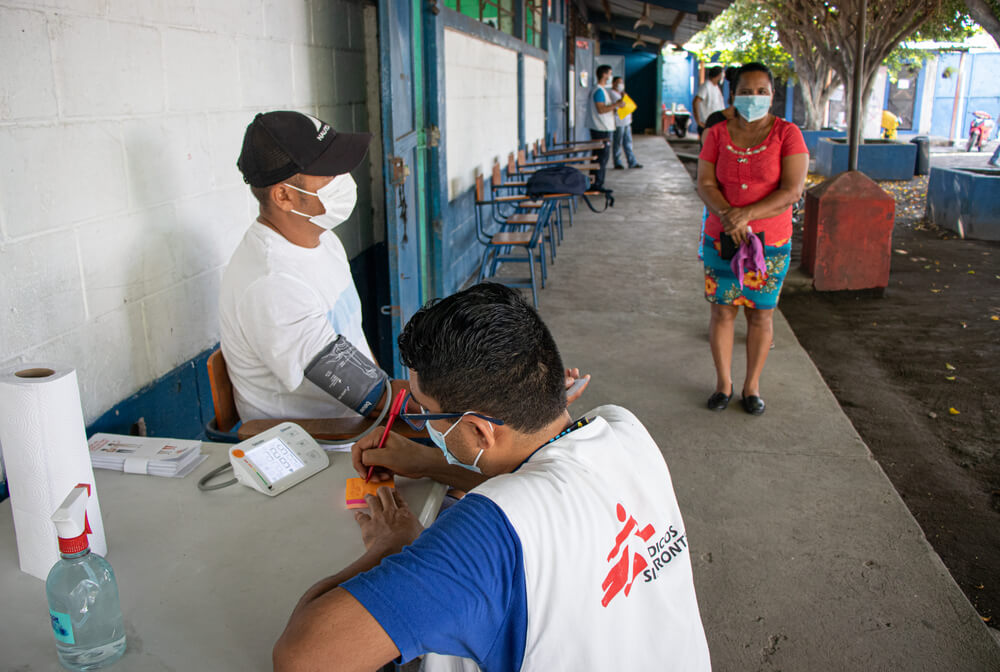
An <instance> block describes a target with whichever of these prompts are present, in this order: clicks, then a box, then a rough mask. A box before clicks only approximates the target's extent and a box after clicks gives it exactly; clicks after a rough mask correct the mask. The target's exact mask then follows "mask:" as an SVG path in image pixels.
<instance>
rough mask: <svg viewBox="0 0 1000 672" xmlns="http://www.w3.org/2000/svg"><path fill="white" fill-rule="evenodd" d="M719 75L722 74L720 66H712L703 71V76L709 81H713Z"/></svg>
mask: <svg viewBox="0 0 1000 672" xmlns="http://www.w3.org/2000/svg"><path fill="white" fill-rule="evenodd" d="M721 74H722V66H721V65H713V66H712V67H711V68H709V69H708V70H706V71H705V76H706V77H708V78H709V79H715V78H716V77H718V76H719V75H721Z"/></svg>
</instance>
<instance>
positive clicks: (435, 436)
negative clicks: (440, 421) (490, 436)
mask: <svg viewBox="0 0 1000 672" xmlns="http://www.w3.org/2000/svg"><path fill="white" fill-rule="evenodd" d="M424 412H426V411H424ZM465 415H468V412H466V413H465ZM465 415H463V416H462V417H465ZM461 421H462V418H459V419H458V420H456V421H455V422H454V423H452V425H451V427H449V428H448V430H447V431H445V432H439V431H438V430H436V429H434V428H433V427H432V426H431V423H430V422H428V423H427V433H428V434H429V435H430V437H431V441H433V442H434V445H435V446H437V447H438V448H440V449H441V452H442V453H444V459H446V460H447V461H448V464H457V465H458V466H460V467H465V468H466V469H468V470H469V471H474V472H476V473H477V474H481V473H483V472H482V470H480V468H479V467H478V466H476V465H478V464H479V458H480V457H482V456H483V450H482V449H480V450H479V452H478V453H477V454H476V459H474V460H473V461H472V464H465V463H464V462H459V460H458V458H457V457H455V456H454V455H453V454H452V453H451V451H450V450H448V446H447V444H446V443H445V440H444V437H446V436H448V432H450V431H451V430H453V429H455V427H457V426H458V423H459V422H461ZM492 429H493V423H492V422H491V423H490V430H492Z"/></svg>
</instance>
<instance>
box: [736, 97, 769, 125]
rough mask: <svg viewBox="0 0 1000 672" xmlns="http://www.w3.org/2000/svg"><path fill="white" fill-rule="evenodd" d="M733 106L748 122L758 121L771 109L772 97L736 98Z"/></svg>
mask: <svg viewBox="0 0 1000 672" xmlns="http://www.w3.org/2000/svg"><path fill="white" fill-rule="evenodd" d="M733 106H734V107H735V108H736V111H737V112H739V113H740V116H741V117H743V118H744V119H746V120H747V121H757V120H758V119H763V118H764V115H766V114H767V112H768V110H770V109H771V96H736V97H735V98H733Z"/></svg>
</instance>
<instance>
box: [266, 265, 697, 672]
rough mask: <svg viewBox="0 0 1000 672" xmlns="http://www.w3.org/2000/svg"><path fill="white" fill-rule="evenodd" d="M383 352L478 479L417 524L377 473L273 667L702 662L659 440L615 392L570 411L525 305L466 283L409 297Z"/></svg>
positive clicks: (633, 666)
mask: <svg viewBox="0 0 1000 672" xmlns="http://www.w3.org/2000/svg"><path fill="white" fill-rule="evenodd" d="M399 350H400V356H401V359H402V360H403V362H404V364H405V365H406V366H407V367H409V369H410V391H411V395H412V402H413V406H414V407H415V409H416V412H415V413H412V414H409V415H408V416H405V418H404V419H406V420H408V421H410V422H413V423H426V426H427V429H428V431H429V432H430V435H431V437H432V438H433V440H434V442H435V443H436V444H437V445H438V447H439V448H440V450H441V451H442V452H443V453H444V454H446V455H448V456H449V459H450V460H451V461H453V462H455V463H457V464H463V465H466V466H467V467H468V468H469V469H476V470H481V471H482V473H483V474H485V475H486V476H489V477H490V478H489V480H487V481H486V482H485V483H484V484H483V485H481V486H479V487H477V488H475V489H474V490H472V491H471V492H470V493H469V494H468V495H466V496H465V498H464V499H462V500H461V501H460V502H458V503H457V504H455V505H454V506H452V507H451V508H450V509H448V510H447V511H446V512H444V513H443V514H442V515H441V516H440V517H439V518H438V520H437V521H436V522H435V523H434V524H433V525H431V526H430V527H428V528H427V529H422V528H421V526H420V524H419V523H418V522H417V519H416V516H415V515H414V514H413V513H412V512H411V511H410V510H409V508H408V507H407V506H406V503H405V502H404V501H403V499H402V497H400V495H399V494H398V493H396V492H394V491H393V490H391V489H390V488H386V487H383V488H379V490H378V492H377V495H376V496H368V497H367V498H366V499H367V501H368V505H369V510H368V512H367V513H362V512H358V513H356V514H355V519H356V520H357V522H358V524H359V526H360V528H361V536H362V539H363V540H364V543H365V548H366V550H365V553H364V554H363V555H362V556H361V558H359V560H358V561H356V562H355V563H353V564H352V565H350V566H349V567H347V568H346V569H344V570H342V571H341V572H339V573H338V574H335V575H333V576H330V577H328V578H326V579H323V580H321V581H320V582H318V583H317V584H315V585H314V586H313V587H312V588H310V589H309V590H308V591H306V593H305V594H304V595H303V597H302V598H301V599H300V600H299V602H298V605H297V606H296V607H295V609H294V611H293V612H292V615H291V617H290V619H289V622H288V624H287V626H286V628H285V631H284V633H283V634H282V635H281V637H280V638H279V640H278V641H277V643H276V645H275V647H274V669H275V670H277V671H278V672H294V671H298V670H316V669H352V670H354V669H357V670H361V669H369V670H374V669H377V668H378V667H379V666H381V665H383V664H385V663H388V662H389V661H391V660H393V659H396V658H401V659H402V660H403V661H408V660H411V659H413V658H415V657H416V656H420V655H424V669H425V670H429V669H443V668H445V667H447V669H457V668H458V667H459V666H461V667H462V669H471V668H469V667H467V665H473V664H474V665H476V666H478V668H480V669H482V670H486V671H487V672H489V671H492V670H521V669H533V670H534V669H549V668H558V669H566V670H608V669H622V670H639V669H657V670H684V671H685V672H700V671H707V670H709V669H710V667H711V664H710V660H709V651H708V646H707V643H706V639H705V633H704V629H703V627H702V623H701V618H700V615H699V611H698V604H697V599H696V595H695V589H694V583H693V580H692V572H691V551H690V549H689V546H688V538H687V535H686V531H685V527H684V521H683V519H682V517H681V512H680V510H679V508H678V505H677V500H676V497H675V495H674V491H673V486H672V483H671V478H670V472H669V470H668V468H667V465H666V463H665V462H664V459H663V454H662V452H661V450H660V448H659V447H658V446H657V445H656V443H655V442H654V441H653V439H652V437H651V436H650V435H649V433H648V432H647V431H646V429H645V428H644V427H643V426H642V424H641V423H640V422H639V420H638V419H637V418H636V417H635V416H634V415H633V414H632V413H630V412H629V411H628V410H626V409H624V408H621V407H619V406H601V407H599V408H596V409H594V410H593V411H591V412H590V413H587V414H586V415H584V416H581V417H578V418H576V419H574V418H573V417H571V416H570V414H569V413H568V412H567V410H566V397H565V389H564V387H563V385H562V367H563V365H562V361H561V358H560V355H559V350H558V348H557V347H556V344H555V341H554V340H553V338H552V335H551V333H550V332H549V330H548V328H547V327H546V326H545V324H544V323H543V322H542V320H541V318H540V317H539V316H538V313H537V312H536V311H535V310H534V309H533V308H532V307H531V305H530V304H529V303H528V302H526V301H525V300H524V298H523V297H522V296H521V295H520V294H519V293H518V292H517V291H515V290H512V289H509V288H507V287H504V286H503V285H499V284H493V283H486V284H481V285H476V286H474V287H471V288H469V289H467V290H465V291H462V292H459V293H457V294H454V295H452V296H450V297H448V298H446V299H443V300H441V301H437V302H432V303H429V304H427V305H426V306H424V308H422V309H421V310H420V311H419V312H418V313H417V314H415V315H414V316H413V318H411V320H410V321H409V323H408V324H407V325H406V327H405V328H404V330H403V332H402V334H401V335H400V337H399ZM373 444H374V442H373V441H368V442H367V443H366V445H367V446H368V447H370V446H372V445H373ZM438 605H442V606H441V607H440V608H439V606H438ZM453 657H460V659H461V660H455V659H454V658H453Z"/></svg>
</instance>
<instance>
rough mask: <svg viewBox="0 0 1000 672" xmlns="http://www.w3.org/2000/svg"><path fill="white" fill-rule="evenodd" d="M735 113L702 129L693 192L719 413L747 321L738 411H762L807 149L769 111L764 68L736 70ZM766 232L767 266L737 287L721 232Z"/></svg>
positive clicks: (712, 403)
mask: <svg viewBox="0 0 1000 672" xmlns="http://www.w3.org/2000/svg"><path fill="white" fill-rule="evenodd" d="M735 93H736V95H735V97H734V99H733V105H734V106H735V108H736V111H737V113H738V114H737V116H736V117H735V118H734V119H731V120H729V121H727V122H726V123H724V124H716V125H715V126H713V127H712V128H710V129H709V130H708V131H707V132H706V134H705V144H704V147H703V148H702V150H701V154H700V155H699V157H698V195H699V196H701V199H702V200H703V201H704V202H705V205H706V206H708V210H709V215H708V220H707V221H706V222H705V240H704V243H703V244H702V255H703V257H704V260H705V298H706V299H707V300H708V301H709V302H710V303H711V304H712V319H711V323H710V327H709V338H710V341H711V345H712V359H713V360H714V361H715V373H716V381H715V394H713V395H712V396H711V397H710V398H709V400H708V407H709V408H710V409H711V410H713V411H721V410H723V409H725V408H726V406H727V405H728V404H729V400H730V399H731V398H732V396H733V391H734V386H733V375H732V363H733V332H734V321H735V319H736V315H737V313H738V312H739V309H740V308H739V307H740V306H743V310H744V311H745V313H746V318H747V372H746V378H745V379H744V381H743V389H742V393H743V396H742V400H741V403H742V405H743V409H744V410H745V411H746V412H747V413H750V414H752V415H760V414H762V413H763V412H764V400H763V399H761V396H760V374H761V372H762V371H763V370H764V362H765V361H766V360H767V354H768V351H769V349H770V346H771V338H772V335H773V330H774V327H773V324H772V316H773V313H774V308H775V306H776V305H777V304H778V295H779V294H780V293H781V284H782V282H783V281H784V279H785V273H786V272H787V271H788V263H789V256H790V252H791V249H792V242H791V241H792V205H793V204H794V203H796V202H797V201H798V200H799V198H800V197H801V196H802V189H803V186H804V185H805V180H806V173H807V172H808V170H809V153H808V150H807V149H806V144H805V141H804V140H803V139H802V132H801V131H800V130H799V129H798V127H797V126H795V125H794V124H791V123H789V122H787V121H785V120H783V119H778V118H777V117H775V116H774V115H772V114H770V112H769V110H770V109H771V102H772V101H773V98H774V78H773V77H772V76H771V71H770V70H768V69H767V66H765V65H763V64H761V63H748V64H746V65H744V66H743V67H741V68H740V69H739V72H738V73H737V75H736V91H735ZM761 233H763V234H764V236H763V238H764V261H765V270H763V271H759V272H758V271H753V270H750V271H747V272H745V273H744V275H743V278H742V280H743V282H742V287H741V283H740V279H739V278H737V277H736V274H735V273H734V272H733V270H732V268H731V267H730V262H729V261H726V260H723V259H722V257H721V256H720V252H721V249H722V244H721V239H722V237H723V236H727V235H728V236H731V237H732V239H733V241H734V242H735V244H736V245H741V244H743V243H744V242H746V241H747V239H748V236H750V235H758V234H761Z"/></svg>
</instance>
